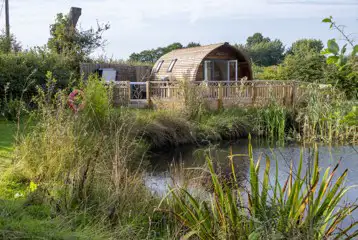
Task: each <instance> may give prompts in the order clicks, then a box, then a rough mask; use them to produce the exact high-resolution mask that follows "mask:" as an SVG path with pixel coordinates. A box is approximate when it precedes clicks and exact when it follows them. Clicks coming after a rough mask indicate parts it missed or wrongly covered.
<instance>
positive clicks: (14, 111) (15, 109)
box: [0, 99, 28, 121]
mask: <svg viewBox="0 0 358 240" xmlns="http://www.w3.org/2000/svg"><path fill="white" fill-rule="evenodd" d="M27 112H28V110H27V107H26V104H25V102H24V101H22V100H19V99H10V100H8V101H7V100H4V104H3V106H2V108H0V113H1V115H3V116H4V117H5V118H6V119H7V120H9V121H14V120H17V119H19V118H20V116H23V115H24V114H26V113H27Z"/></svg>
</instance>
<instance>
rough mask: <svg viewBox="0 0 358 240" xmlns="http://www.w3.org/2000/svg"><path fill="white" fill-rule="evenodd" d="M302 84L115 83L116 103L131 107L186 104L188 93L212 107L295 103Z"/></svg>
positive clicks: (230, 82)
mask: <svg viewBox="0 0 358 240" xmlns="http://www.w3.org/2000/svg"><path fill="white" fill-rule="evenodd" d="M302 84H303V83H299V82H295V81H276V80H273V81H263V80H254V81H246V82H240V81H237V82H234V81H208V82H205V81H202V82H186V83H184V82H177V81H173V82H169V81H148V82H128V81H121V82H116V84H115V85H114V94H113V96H114V103H115V104H116V105H125V106H130V107H138V108H144V107H163V106H164V107H165V106H167V107H171V106H173V104H178V105H180V104H183V103H184V101H185V99H186V97H187V95H188V94H191V95H195V96H192V97H196V98H199V99H200V100H204V101H205V102H207V103H208V106H210V107H211V108H218V107H234V106H263V105H267V104H269V103H271V102H273V101H274V102H276V103H279V104H283V105H292V104H294V103H295V101H296V100H297V98H298V97H299V96H300V95H301V94H302V88H301V87H300V86H302Z"/></svg>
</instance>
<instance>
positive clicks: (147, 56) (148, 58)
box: [129, 42, 200, 63]
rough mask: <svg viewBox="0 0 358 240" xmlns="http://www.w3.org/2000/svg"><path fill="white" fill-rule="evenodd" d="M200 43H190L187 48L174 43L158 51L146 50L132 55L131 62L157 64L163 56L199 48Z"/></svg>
mask: <svg viewBox="0 0 358 240" xmlns="http://www.w3.org/2000/svg"><path fill="white" fill-rule="evenodd" d="M198 46H200V43H195V42H190V43H188V45H187V46H183V45H182V44H181V43H178V42H176V43H172V44H170V45H168V46H166V47H158V48H156V49H150V50H144V51H142V52H140V53H132V54H131V55H130V56H129V61H130V62H145V63H155V62H156V61H157V60H158V59H159V58H160V57H161V56H163V55H164V54H167V53H169V52H171V51H173V50H176V49H182V48H190V47H198Z"/></svg>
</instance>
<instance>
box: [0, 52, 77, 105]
mask: <svg viewBox="0 0 358 240" xmlns="http://www.w3.org/2000/svg"><path fill="white" fill-rule="evenodd" d="M73 69H74V68H73V65H72V64H71V61H69V60H68V58H67V57H65V56H61V55H57V54H50V53H48V52H47V51H45V50H42V49H39V48H38V49H33V50H30V51H27V52H20V53H17V54H0V96H1V98H3V97H5V95H6V97H7V98H8V99H19V98H21V97H22V99H23V100H24V101H25V102H27V103H29V102H30V100H31V98H32V96H34V95H35V94H36V86H44V84H45V83H46V73H47V72H48V71H51V72H52V74H53V76H54V77H55V78H56V79H57V86H56V87H58V88H64V87H65V86H66V85H67V84H68V83H69V81H70V79H71V78H72V77H74V76H76V74H77V72H75V71H74V70H73ZM5 88H7V90H6V94H5ZM2 100H3V99H2Z"/></svg>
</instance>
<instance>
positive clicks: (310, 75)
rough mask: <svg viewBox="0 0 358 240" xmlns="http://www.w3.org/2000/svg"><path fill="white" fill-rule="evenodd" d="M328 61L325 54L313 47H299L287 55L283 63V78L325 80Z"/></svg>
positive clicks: (306, 80)
mask: <svg viewBox="0 0 358 240" xmlns="http://www.w3.org/2000/svg"><path fill="white" fill-rule="evenodd" d="M325 67H326V63H325V59H324V57H323V56H321V55H320V53H317V52H316V51H315V50H313V49H309V48H299V49H297V50H296V51H295V52H294V54H289V55H287V56H286V58H285V60H284V61H283V63H282V65H281V68H280V69H281V74H280V76H281V79H285V80H296V81H303V82H315V83H324V82H325V75H324V71H325Z"/></svg>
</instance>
